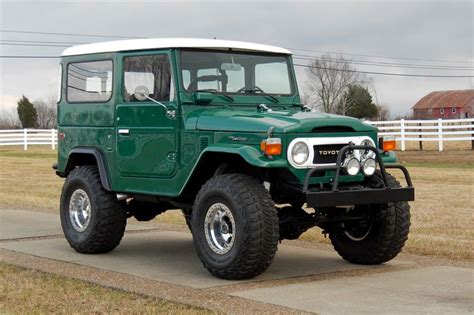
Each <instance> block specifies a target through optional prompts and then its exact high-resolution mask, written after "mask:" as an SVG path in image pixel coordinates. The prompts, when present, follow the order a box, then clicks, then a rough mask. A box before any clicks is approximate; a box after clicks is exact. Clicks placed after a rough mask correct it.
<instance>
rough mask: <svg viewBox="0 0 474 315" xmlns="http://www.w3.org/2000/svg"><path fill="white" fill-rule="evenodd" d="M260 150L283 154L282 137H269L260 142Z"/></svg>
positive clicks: (267, 153)
mask: <svg viewBox="0 0 474 315" xmlns="http://www.w3.org/2000/svg"><path fill="white" fill-rule="evenodd" d="M260 150H262V152H263V153H265V154H266V155H280V154H281V139H280V138H268V139H265V140H262V142H260Z"/></svg>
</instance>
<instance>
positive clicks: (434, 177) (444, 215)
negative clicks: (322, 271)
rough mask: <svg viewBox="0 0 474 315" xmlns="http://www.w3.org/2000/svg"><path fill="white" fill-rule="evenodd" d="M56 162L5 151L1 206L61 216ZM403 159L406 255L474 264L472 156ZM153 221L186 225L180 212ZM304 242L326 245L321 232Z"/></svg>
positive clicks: (1, 154) (409, 155) (49, 155)
mask: <svg viewBox="0 0 474 315" xmlns="http://www.w3.org/2000/svg"><path fill="white" fill-rule="evenodd" d="M55 158H56V152H55V151H52V150H50V149H47V148H38V147H31V149H30V150H28V151H22V150H21V149H20V148H1V149H0V178H1V185H2V187H1V189H0V206H1V207H3V208H18V209H30V210H38V211H48V212H53V213H57V211H58V210H57V209H58V204H59V195H60V192H61V186H62V182H63V180H62V179H60V178H59V177H57V176H56V175H55V174H54V171H53V170H52V169H51V165H52V163H53V162H54V161H55ZM400 158H401V161H402V162H404V163H405V164H406V165H407V167H409V171H410V173H411V175H412V179H413V183H414V185H415V188H416V201H415V202H413V203H411V215H412V220H411V222H412V225H411V231H410V235H409V240H408V243H407V245H406V246H405V248H404V252H407V253H412V254H421V255H434V256H439V257H446V258H451V259H463V260H473V259H474V229H472V226H474V214H473V209H474V199H473V196H474V151H471V150H460V151H445V152H437V151H423V152H419V151H407V152H402V153H400ZM394 172H398V171H394ZM394 175H397V176H398V175H400V174H398V173H396V174H395V173H394ZM155 221H156V222H171V223H180V224H184V220H183V218H182V215H181V213H180V212H178V211H169V212H167V213H165V214H163V215H160V216H158V217H157V219H156V220H155ZM302 239H305V240H310V241H317V242H324V243H328V240H327V239H325V238H324V237H323V236H322V235H321V230H319V229H318V228H314V229H311V230H309V231H308V232H306V233H305V234H304V235H303V236H302Z"/></svg>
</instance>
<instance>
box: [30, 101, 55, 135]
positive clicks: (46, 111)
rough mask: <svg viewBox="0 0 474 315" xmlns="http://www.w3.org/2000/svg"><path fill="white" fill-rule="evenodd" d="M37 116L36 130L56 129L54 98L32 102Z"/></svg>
mask: <svg viewBox="0 0 474 315" xmlns="http://www.w3.org/2000/svg"><path fill="white" fill-rule="evenodd" d="M33 104H34V107H35V108H36V114H37V116H38V128H41V129H51V128H55V127H56V117H57V109H56V108H57V107H56V100H55V98H54V97H49V98H48V99H47V100H46V101H44V100H43V99H39V100H36V101H35V102H33Z"/></svg>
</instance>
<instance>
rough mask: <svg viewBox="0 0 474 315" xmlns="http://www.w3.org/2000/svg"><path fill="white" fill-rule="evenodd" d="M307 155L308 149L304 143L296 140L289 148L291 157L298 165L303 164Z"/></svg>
mask: <svg viewBox="0 0 474 315" xmlns="http://www.w3.org/2000/svg"><path fill="white" fill-rule="evenodd" d="M308 157H309V149H308V146H307V145H306V143H304V142H297V143H296V144H295V145H294V146H293V148H292V149H291V159H292V160H293V162H295V163H296V164H298V165H302V164H304V163H305V162H306V161H307V160H308Z"/></svg>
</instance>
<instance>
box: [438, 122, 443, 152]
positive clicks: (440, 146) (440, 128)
mask: <svg viewBox="0 0 474 315" xmlns="http://www.w3.org/2000/svg"><path fill="white" fill-rule="evenodd" d="M438 150H439V151H440V152H441V151H443V120H442V119H441V118H438Z"/></svg>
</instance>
